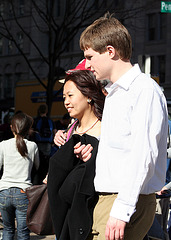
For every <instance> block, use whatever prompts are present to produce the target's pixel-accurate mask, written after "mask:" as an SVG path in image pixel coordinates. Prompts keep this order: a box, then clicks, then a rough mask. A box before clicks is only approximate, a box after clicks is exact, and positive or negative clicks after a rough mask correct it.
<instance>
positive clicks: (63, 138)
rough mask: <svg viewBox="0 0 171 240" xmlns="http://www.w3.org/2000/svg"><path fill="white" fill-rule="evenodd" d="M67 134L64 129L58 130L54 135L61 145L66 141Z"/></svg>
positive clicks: (56, 141)
mask: <svg viewBox="0 0 171 240" xmlns="http://www.w3.org/2000/svg"><path fill="white" fill-rule="evenodd" d="M66 138H67V134H66V133H65V132H64V131H63V130H58V131H57V133H56V134H55V137H54V143H55V144H56V145H57V146H58V147H60V146H61V145H64V144H65V142H66Z"/></svg>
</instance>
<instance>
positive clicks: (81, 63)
mask: <svg viewBox="0 0 171 240" xmlns="http://www.w3.org/2000/svg"><path fill="white" fill-rule="evenodd" d="M85 65H86V59H83V60H81V62H79V64H78V65H77V66H76V67H75V68H74V69H70V70H68V71H66V74H70V73H72V72H74V71H77V70H90V69H88V68H85Z"/></svg>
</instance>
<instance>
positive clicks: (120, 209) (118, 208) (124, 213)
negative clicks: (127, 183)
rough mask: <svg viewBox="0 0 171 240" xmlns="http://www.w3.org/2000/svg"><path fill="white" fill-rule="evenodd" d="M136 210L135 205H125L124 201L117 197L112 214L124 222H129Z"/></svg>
mask: <svg viewBox="0 0 171 240" xmlns="http://www.w3.org/2000/svg"><path fill="white" fill-rule="evenodd" d="M135 211H136V210H135V207H133V206H129V205H125V204H124V203H121V202H119V201H118V200H117V198H116V200H115V202H114V204H113V206H112V209H111V211H110V216H111V217H114V218H116V219H119V220H122V221H124V222H129V221H130V218H131V216H132V215H133V213H134V212H135Z"/></svg>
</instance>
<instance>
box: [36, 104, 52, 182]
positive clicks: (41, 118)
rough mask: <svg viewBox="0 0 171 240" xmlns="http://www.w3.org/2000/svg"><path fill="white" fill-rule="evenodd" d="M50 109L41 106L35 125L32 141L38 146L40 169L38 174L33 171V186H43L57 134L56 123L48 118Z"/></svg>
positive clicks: (44, 105) (43, 105)
mask: <svg viewBox="0 0 171 240" xmlns="http://www.w3.org/2000/svg"><path fill="white" fill-rule="evenodd" d="M47 113H48V107H47V105H46V104H41V105H40V106H39V108H38V110H37V117H36V118H35V119H34V123H33V129H32V130H33V131H32V132H33V134H32V138H31V139H32V140H33V141H34V142H35V143H36V144H37V146H38V149H39V156H40V167H39V170H38V172H37V171H36V170H35V169H33V173H32V176H33V177H32V179H33V184H34V185H35V184H41V183H42V181H43V179H44V178H45V176H46V174H47V172H48V168H49V158H50V156H51V151H52V144H53V137H54V133H55V125H54V122H53V121H52V120H51V119H50V118H49V117H48V116H47Z"/></svg>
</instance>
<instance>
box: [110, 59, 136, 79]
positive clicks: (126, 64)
mask: <svg viewBox="0 0 171 240" xmlns="http://www.w3.org/2000/svg"><path fill="white" fill-rule="evenodd" d="M132 67H133V66H132V64H131V63H130V61H123V60H121V59H120V60H118V61H117V62H116V63H115V65H114V67H113V71H112V74H111V78H110V81H111V82H113V83H115V82H116V81H117V80H118V79H119V78H120V77H122V76H123V75H124V74H125V73H126V72H128V71H129V70H130V69H131V68H132Z"/></svg>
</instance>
